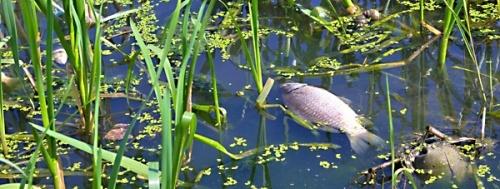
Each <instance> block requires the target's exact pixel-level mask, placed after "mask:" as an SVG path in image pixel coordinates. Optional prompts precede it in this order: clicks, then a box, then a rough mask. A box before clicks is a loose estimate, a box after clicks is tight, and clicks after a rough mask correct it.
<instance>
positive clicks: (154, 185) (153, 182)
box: [148, 161, 161, 189]
mask: <svg viewBox="0 0 500 189" xmlns="http://www.w3.org/2000/svg"><path fill="white" fill-rule="evenodd" d="M159 166H160V164H159V163H158V162H157V161H155V162H149V163H148V167H149V170H148V171H149V172H148V178H149V179H148V188H151V189H160V175H161V174H160V170H159Z"/></svg>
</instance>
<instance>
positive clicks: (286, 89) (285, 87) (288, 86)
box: [280, 83, 307, 93]
mask: <svg viewBox="0 0 500 189" xmlns="http://www.w3.org/2000/svg"><path fill="white" fill-rule="evenodd" d="M305 86H307V84H305V83H284V84H281V86H280V88H281V91H283V93H290V92H292V91H294V90H296V89H300V88H302V87H305Z"/></svg>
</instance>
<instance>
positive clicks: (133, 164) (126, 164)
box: [29, 123, 149, 178]
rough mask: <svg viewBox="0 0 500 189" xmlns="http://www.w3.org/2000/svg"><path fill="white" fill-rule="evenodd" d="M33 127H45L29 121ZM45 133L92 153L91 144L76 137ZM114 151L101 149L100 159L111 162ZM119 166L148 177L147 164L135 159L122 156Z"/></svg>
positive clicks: (39, 129)
mask: <svg viewBox="0 0 500 189" xmlns="http://www.w3.org/2000/svg"><path fill="white" fill-rule="evenodd" d="M29 124H30V125H31V126H32V127H33V128H35V129H37V130H38V131H42V132H43V131H44V130H45V129H44V128H43V127H41V126H39V125H36V124H34V123H29ZM47 135H49V136H50V137H52V138H55V139H57V140H60V141H61V142H64V143H66V144H69V145H71V146H73V147H75V148H77V149H79V150H81V151H84V152H87V153H89V154H92V153H93V146H92V145H90V144H87V143H84V142H82V141H79V140H77V139H74V138H71V137H68V136H66V135H63V134H60V133H58V132H55V131H52V130H47ZM115 157H116V153H114V152H110V151H108V150H104V149H103V150H102V159H104V160H106V161H109V162H113V161H114V160H115ZM120 166H121V167H123V168H125V169H128V170H130V171H132V172H134V173H137V174H138V175H140V176H142V177H144V178H148V173H149V167H148V166H147V165H144V164H142V163H140V162H138V161H136V160H133V159H132V158H129V157H123V159H122V162H121V164H120Z"/></svg>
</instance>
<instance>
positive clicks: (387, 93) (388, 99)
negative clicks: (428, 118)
mask: <svg viewBox="0 0 500 189" xmlns="http://www.w3.org/2000/svg"><path fill="white" fill-rule="evenodd" d="M385 90H386V91H385V97H386V102H387V116H388V119H389V143H390V146H391V162H392V163H391V175H392V179H391V186H392V188H396V178H397V177H396V176H395V172H394V169H395V167H396V166H395V164H394V159H395V158H396V157H395V154H396V152H395V150H394V127H393V124H392V108H391V96H390V91H391V90H390V88H389V76H387V75H385Z"/></svg>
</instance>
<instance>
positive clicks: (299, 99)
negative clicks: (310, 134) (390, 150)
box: [281, 83, 384, 154]
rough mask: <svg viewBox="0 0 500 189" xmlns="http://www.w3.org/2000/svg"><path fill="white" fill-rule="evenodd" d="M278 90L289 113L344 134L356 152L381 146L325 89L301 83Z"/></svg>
mask: <svg viewBox="0 0 500 189" xmlns="http://www.w3.org/2000/svg"><path fill="white" fill-rule="evenodd" d="M281 90H282V92H283V101H284V103H285V105H286V106H287V108H288V109H289V110H290V111H292V112H293V113H295V114H297V115H298V116H299V117H301V118H303V119H305V120H308V121H310V122H312V123H316V124H319V125H320V127H319V129H321V130H325V131H328V132H337V131H340V132H343V133H345V134H346V135H347V137H348V138H349V141H350V143H351V147H352V149H353V150H354V151H355V152H356V153H358V154H360V153H363V152H364V151H366V149H367V148H368V147H369V146H380V145H382V144H383V143H384V140H382V139H381V138H380V137H378V136H377V135H375V134H373V133H370V132H369V131H368V130H366V129H365V128H364V127H363V126H362V125H361V123H360V121H359V115H358V114H356V112H354V110H352V109H351V107H349V105H347V104H346V103H344V102H343V101H342V100H341V99H340V98H339V97H337V96H335V95H334V94H332V93H330V92H328V91H327V90H325V89H322V88H318V87H313V86H309V85H307V84H304V83H285V84H282V85H281Z"/></svg>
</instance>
